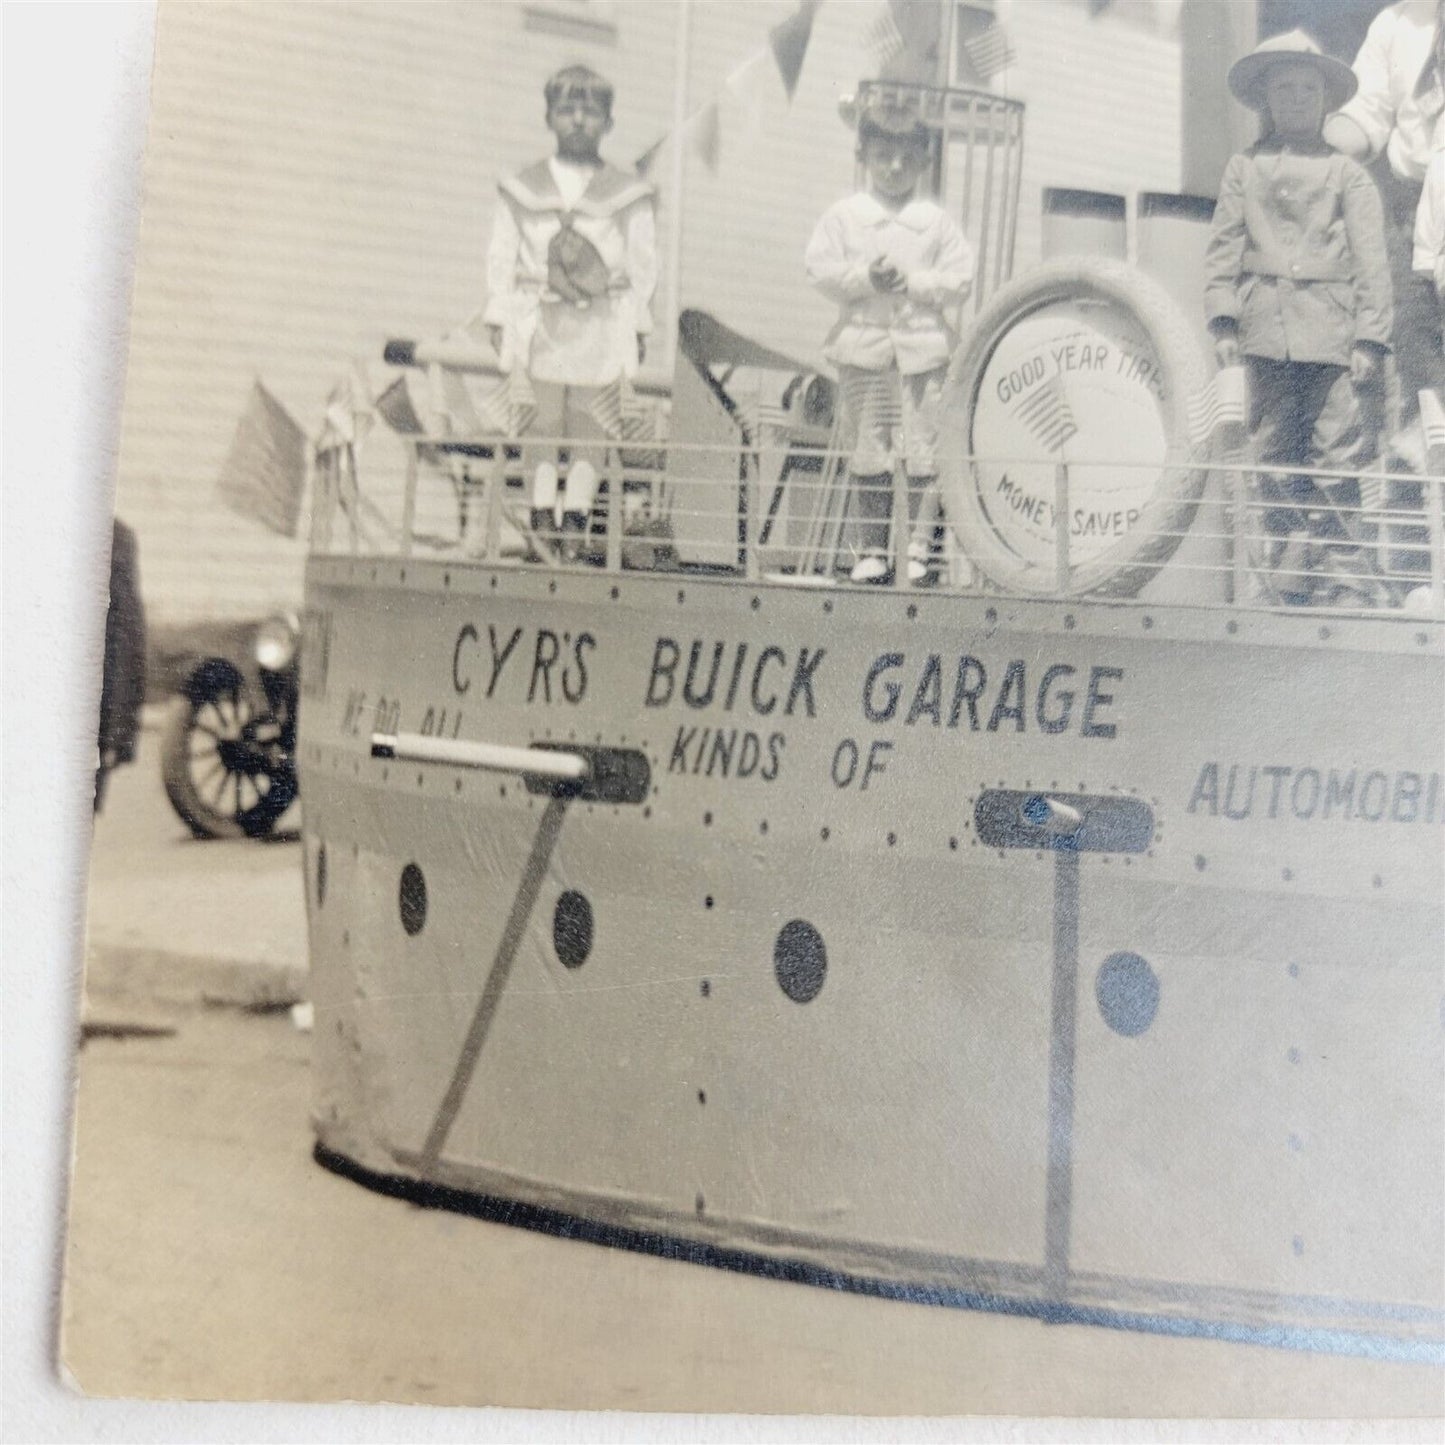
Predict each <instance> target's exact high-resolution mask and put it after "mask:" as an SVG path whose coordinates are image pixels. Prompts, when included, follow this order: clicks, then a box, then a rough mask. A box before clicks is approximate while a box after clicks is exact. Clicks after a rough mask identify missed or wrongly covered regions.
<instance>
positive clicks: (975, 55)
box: [963, 20, 1018, 82]
mask: <svg viewBox="0 0 1445 1445" xmlns="http://www.w3.org/2000/svg"><path fill="white" fill-rule="evenodd" d="M963 48H964V50H965V51H967V53H968V58H969V60H970V61H971V62H972V64H973V68H974V71H975V73H976V74H977V75H978V78H979V79H980V80H982V81H985V82H987V81H990V80H992V79H993V78H994V76H996V75H999V74H1001V73H1002V72H1003V71H1005V70H1008V69H1009V68H1010V67H1011V66H1013V65H1016V64H1017V63H1018V53H1017V52H1016V51H1015V50H1014V48H1013V43H1012V42H1011V41H1010V40H1009V38H1008V32H1007V31H1006V30H1005V29H1004V28H1003V26H1002V25H1000V24H999V23H998V21H996V20H995V21H994V22H993V23H992V24H990V25H988V26H987V27H986V28H985V29H983V30H980V31H979V33H978V34H977V35H974V36H970V37H969V38H968V39H967V40H965V41H964V42H963Z"/></svg>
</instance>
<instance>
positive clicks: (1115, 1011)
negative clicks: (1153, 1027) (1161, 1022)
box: [1094, 953, 1159, 1039]
mask: <svg viewBox="0 0 1445 1445" xmlns="http://www.w3.org/2000/svg"><path fill="white" fill-rule="evenodd" d="M1094 997H1095V998H1096V999H1098V1001H1099V1012H1100V1013H1101V1014H1102V1015H1103V1018H1104V1022H1105V1023H1106V1024H1108V1026H1109V1027H1110V1028H1111V1029H1113V1030H1114V1032H1115V1033H1116V1034H1122V1035H1123V1036H1124V1037H1125V1038H1126V1039H1133V1038H1138V1036H1139V1035H1140V1034H1142V1033H1143V1032H1144V1031H1145V1030H1146V1029H1147V1028H1148V1027H1149V1025H1150V1024H1152V1023H1153V1022H1154V1016H1155V1014H1157V1013H1158V1012H1159V977H1158V975H1157V974H1156V973H1155V972H1154V970H1153V969H1152V968H1150V967H1149V964H1148V962H1147V961H1146V960H1145V959H1143V958H1140V956H1139V955H1138V954H1137V953H1111V954H1110V955H1109V956H1108V958H1106V959H1105V960H1104V962H1103V963H1102V964H1101V965H1100V967H1099V976H1098V978H1096V979H1095V980H1094Z"/></svg>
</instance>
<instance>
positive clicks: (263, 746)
mask: <svg viewBox="0 0 1445 1445" xmlns="http://www.w3.org/2000/svg"><path fill="white" fill-rule="evenodd" d="M162 773H163V777H164V780H165V788H166V796H167V797H168V798H169V799H170V800H171V805H172V806H173V807H174V808H175V810H176V812H177V813H178V814H179V815H180V816H181V818H182V820H183V821H184V822H185V823H186V824H187V826H188V827H189V828H190V829H191V831H192V832H193V833H195V834H196V836H197V837H199V838H242V837H250V838H256V837H263V836H265V835H266V834H267V833H269V832H270V831H271V830H272V829H273V828H274V827H275V825H276V822H277V820H278V819H279V818H280V817H281V815H282V814H283V813H284V812H285V811H286V809H287V808H288V807H290V805H291V802H292V800H293V799H294V798H295V796H296V781H295V773H294V770H293V765H292V763H291V760H290V759H289V758H287V757H286V756H285V754H284V749H283V747H282V742H281V729H280V726H279V724H278V723H277V722H276V720H275V719H274V718H273V717H272V716H271V715H270V714H269V712H267V711H266V710H265V709H264V708H261V709H258V708H257V707H256V706H255V704H254V701H253V698H252V695H251V693H250V691H249V689H247V687H246V686H245V684H244V683H243V682H238V681H235V680H231V681H226V682H221V683H218V684H217V685H216V686H214V687H212V688H208V689H206V690H204V691H197V692H195V693H193V695H192V696H190V697H180V698H177V699H176V700H175V701H174V702H173V703H172V704H171V710H170V714H169V716H168V718H167V720H166V730H165V736H164V739H163V742H162Z"/></svg>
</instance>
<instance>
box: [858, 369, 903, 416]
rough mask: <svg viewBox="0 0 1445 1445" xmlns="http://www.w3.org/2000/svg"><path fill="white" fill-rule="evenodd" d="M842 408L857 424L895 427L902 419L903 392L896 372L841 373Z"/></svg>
mask: <svg viewBox="0 0 1445 1445" xmlns="http://www.w3.org/2000/svg"><path fill="white" fill-rule="evenodd" d="M843 407H844V410H845V411H846V412H847V414H848V415H849V416H850V417H852V418H853V419H854V421H856V422H857V423H858V425H860V426H871V427H896V426H899V425H901V424H902V421H903V395H902V391H901V385H900V382H899V378H898V373H897V372H896V371H854V370H851V369H850V370H849V371H847V372H845V373H844V375H843Z"/></svg>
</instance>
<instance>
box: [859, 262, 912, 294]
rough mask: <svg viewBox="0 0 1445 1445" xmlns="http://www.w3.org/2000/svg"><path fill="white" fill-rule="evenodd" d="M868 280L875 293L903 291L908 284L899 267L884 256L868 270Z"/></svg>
mask: <svg viewBox="0 0 1445 1445" xmlns="http://www.w3.org/2000/svg"><path fill="white" fill-rule="evenodd" d="M868 279H869V280H870V281H871V282H872V283H873V289H874V290H875V291H884V292H888V291H901V290H903V288H904V287H905V286H906V285H907V284H908V282H907V281H906V280H905V278H904V276H903V273H902V272H901V271H900V270H899V269H898V267H897V266H895V265H894V264H893V263H892V262H891V261H888V260H886V259H885V258H884V257H882V256H880V257H879V258H878V259H877V260H876V261H875V262H874V263H873V264H872V265H871V266H870V267H869V268H868Z"/></svg>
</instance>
